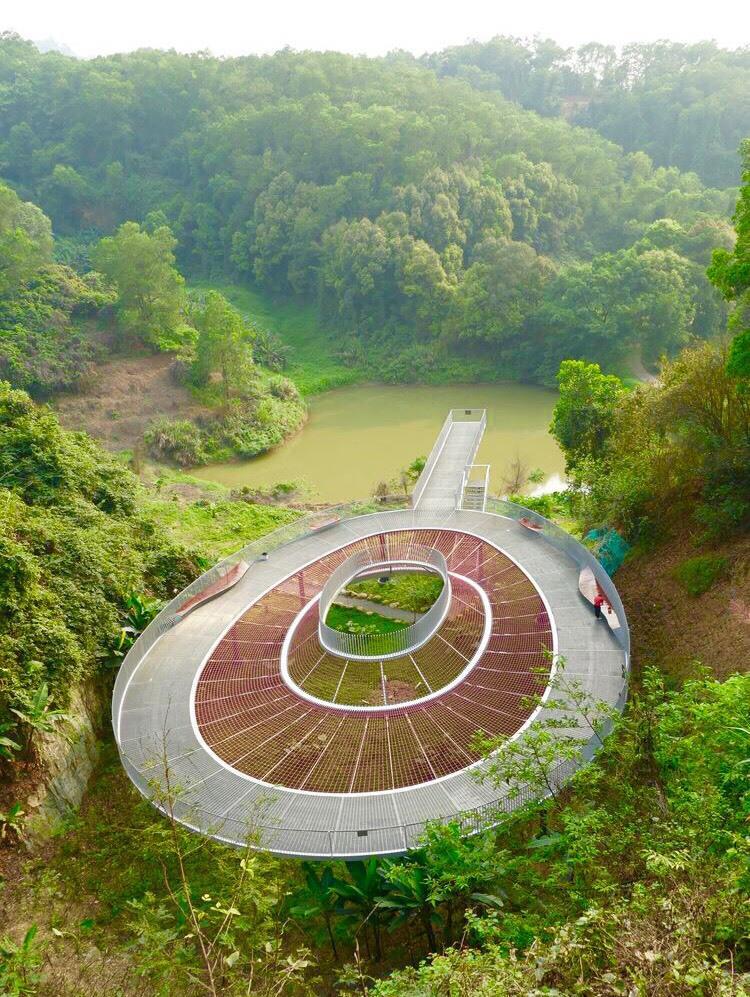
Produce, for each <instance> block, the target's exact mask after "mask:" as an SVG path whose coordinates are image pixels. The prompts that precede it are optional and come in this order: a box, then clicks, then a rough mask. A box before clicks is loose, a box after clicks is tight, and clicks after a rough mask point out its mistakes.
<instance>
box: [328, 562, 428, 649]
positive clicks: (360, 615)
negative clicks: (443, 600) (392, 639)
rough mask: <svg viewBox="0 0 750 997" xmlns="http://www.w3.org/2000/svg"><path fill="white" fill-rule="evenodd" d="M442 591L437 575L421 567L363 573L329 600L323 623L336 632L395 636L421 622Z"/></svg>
mask: <svg viewBox="0 0 750 997" xmlns="http://www.w3.org/2000/svg"><path fill="white" fill-rule="evenodd" d="M443 588H444V582H443V579H442V578H441V577H440V574H439V573H438V572H437V571H434V570H431V569H430V568H427V567H423V566H421V565H387V566H386V567H384V568H379V569H378V570H377V571H373V570H372V569H370V570H367V571H363V572H362V573H361V574H360V575H357V576H355V577H354V578H353V579H352V580H351V581H349V582H347V583H346V584H345V585H344V586H342V588H340V589H339V591H338V592H337V593H336V595H335V596H334V597H333V602H332V603H331V605H330V607H329V609H328V614H327V616H326V618H325V623H326V624H327V626H329V627H331V629H333V630H338V631H339V632H340V633H352V634H365V635H369V636H374V635H376V634H390V633H396V632H398V631H399V630H404V629H406V628H407V627H410V626H413V625H414V624H415V623H416V622H417V621H418V620H421V619H422V617H423V616H424V615H425V613H426V612H427V611H428V610H429V609H430V608H431V607H432V606H433V605H434V604H435V602H436V601H437V599H438V597H439V596H440V593H441V592H442V591H443ZM396 650H397V648H396Z"/></svg>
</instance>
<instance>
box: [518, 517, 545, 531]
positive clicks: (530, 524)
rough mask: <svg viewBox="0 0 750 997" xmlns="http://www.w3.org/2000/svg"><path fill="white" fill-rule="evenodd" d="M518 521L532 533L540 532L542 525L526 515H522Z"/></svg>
mask: <svg viewBox="0 0 750 997" xmlns="http://www.w3.org/2000/svg"><path fill="white" fill-rule="evenodd" d="M518 522H519V523H520V525H521V526H525V527H526V529H527V530H531V532H532V533H541V532H542V530H543V529H544V527H543V526H542V525H541V524H540V523H535V522H534V520H533V519H529V517H528V516H522V517H521V518H520V519H519V520H518Z"/></svg>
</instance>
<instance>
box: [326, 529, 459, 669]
mask: <svg viewBox="0 0 750 997" xmlns="http://www.w3.org/2000/svg"><path fill="white" fill-rule="evenodd" d="M411 564H413V565H421V566H425V567H427V568H428V569H430V570H431V571H434V572H436V573H437V574H439V575H440V577H441V578H442V580H443V587H442V589H441V591H440V595H439V596H438V597H437V599H436V600H435V602H433V604H432V605H431V606H430V608H429V609H428V610H427V612H426V613H424V614H423V615H422V616H421V617H420V619H418V620H417V621H416V622H414V623H412V624H411V626H408V627H403V628H402V629H399V630H394V631H393V632H392V633H374V634H366V633H348V632H346V631H342V630H335V629H334V628H333V627H330V626H328V624H327V623H326V619H327V617H328V611H329V609H330V608H331V606H332V605H333V603H334V601H335V599H336V596H337V595H338V593H339V592H340V591H341V589H342V588H343V587H344V586H345V585H346V584H347V583H348V582H350V581H351V580H352V579H353V578H356V577H357V575H361V574H362V573H363V572H364V571H365V570H366V569H368V568H379V567H383V568H385V567H387V566H391V565H398V566H399V567H404V566H406V565H411ZM450 600H451V582H450V576H449V574H448V563H447V561H446V560H445V557H444V556H443V555H442V554H441V553H440V551H437V550H433V549H432V548H431V547H423V546H421V545H420V544H410V545H409V546H408V547H407V548H406V549H405V550H403V551H399V556H398V558H387V557H386V558H384V557H383V556H382V554H375V553H374V552H373V551H369V550H358V551H356V552H355V553H354V554H352V555H351V557H347V559H346V560H345V561H343V562H342V563H341V564H340V565H339V566H338V567H337V568H336V569H335V570H334V571H333V572H331V576H330V578H329V579H328V581H327V582H326V583H325V585H324V586H323V590H322V591H321V593H320V600H319V602H318V616H319V618H318V636H319V638H320V643H321V644H322V645H323V647H324V648H325V649H326V650H327V651H330V652H331V654H335V655H337V656H338V657H340V658H355V659H356V658H395V657H398V656H399V655H402V654H408V653H409V651H415V650H416V649H417V648H418V647H421V646H422V644H424V643H425V642H426V641H427V640H428V639H429V638H430V637H431V636H432V635H433V634H434V633H435V631H436V630H437V629H438V627H439V626H440V625H441V623H442V622H443V620H444V618H445V614H446V613H447V612H448V606H449V605H450Z"/></svg>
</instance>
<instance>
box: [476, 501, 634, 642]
mask: <svg viewBox="0 0 750 997" xmlns="http://www.w3.org/2000/svg"><path fill="white" fill-rule="evenodd" d="M487 512H494V513H496V514H497V515H499V516H505V517H506V518H507V519H513V520H515V521H516V522H520V520H522V519H525V520H527V521H531V522H532V523H534V524H535V525H536V526H538V527H540V528H541V529H540V532H539V534H538V536H539V537H540V538H541V537H543V538H544V540H545V541H546V542H547V543H548V544H550V546H552V547H555V548H556V549H557V550H559V551H562V553H563V554H566V555H567V556H568V557H570V558H571V559H572V560H573V561H575V562H576V564H577V565H578V566H579V568H591V571H592V572H593V574H594V578H595V579H596V580H597V582H598V583H599V586H600V588H601V589H602V591H603V592H604V594H605V596H606V597H607V601H608V602H609V604H610V605H611V606H612V609H613V610H614V611H615V613H616V614H617V616H618V618H619V620H620V627H619V628H618V629H617V630H613V631H612V633H613V635H614V637H615V639H616V640H617V642H618V643H619V644H620V646H621V647H622V649H623V651H625V654H626V655H627V656H628V657H629V655H630V629H629V628H628V624H627V618H626V616H625V607H624V606H623V604H622V600H621V599H620V594H619V592H618V591H617V589H616V588H615V584H614V582H613V581H612V579H611V578H610V577H609V575H608V574H607V572H606V571H605V570H604V568H603V567H602V565H601V564H600V563H599V561H597V559H596V557H594V555H593V554H592V553H591V551H590V550H588V548H586V547H584V545H583V544H582V543H581V542H580V541H579V540H576V538H575V537H574V536H571V534H570V533H566V532H565V530H563V529H562V528H561V527H559V526H557V525H555V523H553V522H551V521H550V520H549V519H545V517H544V516H540V515H539V513H537V512H532V511H531V510H530V509H525V508H524V507H523V506H521V505H517V504H516V503H515V502H509V501H508V500H507V499H488V500H487Z"/></svg>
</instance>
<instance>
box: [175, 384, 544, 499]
mask: <svg viewBox="0 0 750 997" xmlns="http://www.w3.org/2000/svg"><path fill="white" fill-rule="evenodd" d="M556 398H557V393H556V392H555V391H548V390H546V389H544V388H536V387H530V386H527V385H520V384H464V385H460V384H457V385H456V384H454V385H450V386H447V387H430V386H427V385H424V386H414V385H403V386H402V385H376V384H372V385H358V386H354V387H348V388H338V389H336V390H335V391H328V392H326V393H325V394H322V395H314V396H313V397H312V398H310V399H309V407H310V417H309V420H308V422H307V425H306V426H305V428H304V429H303V430H302V431H301V432H300V433H298V434H297V436H295V437H293V438H292V439H290V440H288V441H287V442H286V443H284V444H282V446H280V447H277V448H276V449H275V450H272V451H271V452H270V453H267V454H264V455H263V456H262V457H255V458H254V459H252V460H246V461H238V462H232V463H224V464H211V465H208V466H206V467H202V468H200V469H198V470H196V471H194V472H192V473H193V474H194V475H195V476H196V477H199V478H205V479H208V480H211V481H219V482H221V483H222V484H225V485H229V486H231V487H232V488H239V487H242V486H243V485H248V486H250V487H260V486H269V485H275V484H277V483H278V482H280V481H294V480H301V481H304V482H305V484H306V485H307V486H308V488H309V490H310V498H311V499H313V500H318V501H324V502H346V501H349V500H350V499H358V498H365V497H367V496H369V495H371V494H372V491H373V489H374V487H375V485H376V484H377V482H379V481H383V480H386V481H387V480H389V479H392V478H394V477H396V475H397V474H398V472H399V470H400V469H401V468H403V467H405V466H406V465H408V464H409V463H411V461H412V460H413V459H414V458H415V457H417V456H419V455H427V454H428V453H429V452H430V449H431V448H432V445H433V443H434V442H435V438H436V437H437V434H438V432H439V431H440V427H441V426H442V424H443V420H444V419H445V416H446V415H447V413H448V410H449V409H451V408H486V409H487V430H486V432H485V434H484V440H483V441H482V446H481V448H480V450H479V454H478V456H477V459H476V460H477V463H482V464H491V465H492V469H491V472H490V490H491V491H492V492H495V493H501V492H503V491H505V489H504V488H503V479H504V477H507V473H508V467H509V464H510V462H511V461H513V460H514V458H515V457H516V456H518V457H519V458H520V460H521V461H522V463H523V464H524V465H525V466H526V468H527V469H529V470H532V469H535V468H540V469H541V470H542V471H544V475H545V479H544V481H543V482H542V484H541V485H538V486H533V487H535V489H536V491H537V492H541V491H549V490H551V489H553V488H554V487H556V486H557V485H559V484H560V482H561V475H562V472H563V458H562V454H561V453H560V450H559V449H558V446H557V444H556V443H555V441H554V440H553V439H552V437H551V436H550V435H549V432H548V426H549V423H550V419H551V418H552V409H553V408H554V405H555V401H556ZM531 489H532V486H530V488H529V490H531Z"/></svg>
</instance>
